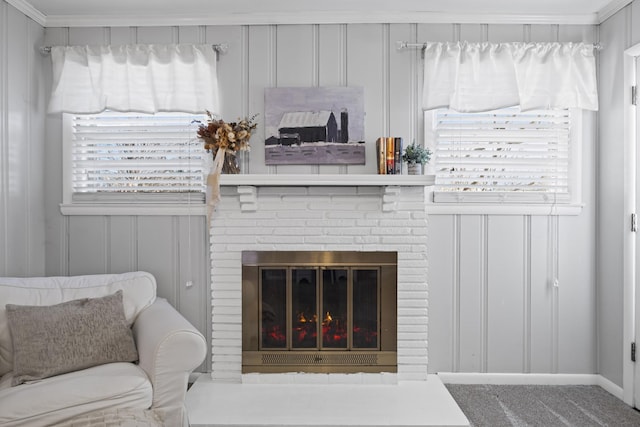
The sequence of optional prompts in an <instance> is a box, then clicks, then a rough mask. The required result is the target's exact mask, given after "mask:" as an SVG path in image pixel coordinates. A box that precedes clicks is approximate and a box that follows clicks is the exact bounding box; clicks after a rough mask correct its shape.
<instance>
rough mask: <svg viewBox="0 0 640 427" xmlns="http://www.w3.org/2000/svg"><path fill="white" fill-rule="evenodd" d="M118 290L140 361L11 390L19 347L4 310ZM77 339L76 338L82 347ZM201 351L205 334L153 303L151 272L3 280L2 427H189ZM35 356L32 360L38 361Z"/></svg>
mask: <svg viewBox="0 0 640 427" xmlns="http://www.w3.org/2000/svg"><path fill="white" fill-rule="evenodd" d="M118 291H122V306H123V308H124V317H125V318H126V323H127V325H128V326H130V327H131V332H132V335H133V338H134V341H135V347H136V349H137V354H138V361H137V362H126V361H125V362H122V361H114V362H110V363H102V364H97V365H94V366H90V367H86V368H83V369H78V370H74V371H71V372H65V373H60V374H54V375H49V374H47V375H45V376H44V377H43V378H38V377H36V378H37V379H35V380H29V381H26V382H25V383H23V384H20V385H12V383H16V378H17V376H18V374H19V373H18V372H16V369H15V366H14V365H15V363H14V360H13V356H14V354H24V352H23V353H19V352H18V353H16V352H14V350H17V347H16V348H15V349H14V344H17V345H18V347H19V346H20V345H22V343H17V342H12V333H11V331H13V335H15V336H16V337H18V336H20V335H19V334H17V333H16V330H15V326H14V325H12V324H11V323H10V322H9V320H8V315H7V310H6V305H7V304H10V305H14V306H18V307H19V308H24V307H25V306H38V307H43V306H55V305H58V304H60V303H65V302H68V301H77V300H80V299H83V298H91V299H94V298H101V297H102V298H109V296H113V295H114V293H117V294H119V292H118ZM26 308H27V309H29V308H30V307H26ZM12 328H13V329H12ZM105 328H107V326H105ZM43 329H44V328H43ZM103 332H104V331H99V333H98V334H102V333H103ZM75 338H76V337H74V339H75ZM82 339H83V337H78V340H79V342H82ZM206 352H207V349H206V340H205V339H204V337H203V336H202V334H201V333H200V332H198V331H197V330H196V329H195V328H194V327H193V326H192V325H191V324H190V323H189V322H188V321H187V320H186V319H185V318H184V317H182V315H180V313H178V311H176V310H175V309H174V308H173V307H172V306H171V305H170V304H169V303H168V302H167V301H166V300H164V299H162V298H156V282H155V278H154V277H153V276H152V275H151V274H149V273H145V272H133V273H123V274H102V275H89V276H71V277H43V278H0V376H1V378H0V425H2V426H29V427H32V426H33V427H35V426H48V425H64V426H66V425H69V426H71V425H74V426H75V425H83V423H86V424H90V423H93V424H96V423H98V424H99V423H100V422H101V420H103V421H104V422H105V423H108V422H114V420H115V422H116V423H117V420H120V419H122V420H128V421H127V422H129V423H130V424H131V425H144V426H167V427H174V426H186V425H188V418H187V414H186V409H185V405H184V401H185V397H186V392H187V382H188V379H189V374H190V373H191V372H192V371H193V370H194V369H195V368H196V367H198V365H200V363H202V361H203V360H204V358H205V356H206ZM34 353H38V352H34ZM34 357H36V360H37V357H38V355H37V354H35V355H34ZM27 358H29V357H27ZM18 365H24V364H22V363H20V364H18ZM117 425H128V424H127V423H126V422H125V423H117Z"/></svg>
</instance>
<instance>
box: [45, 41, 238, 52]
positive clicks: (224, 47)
mask: <svg viewBox="0 0 640 427" xmlns="http://www.w3.org/2000/svg"><path fill="white" fill-rule="evenodd" d="M211 47H212V48H213V50H215V51H216V52H217V53H218V54H220V53H227V51H228V50H229V44H227V43H220V44H212V45H211ZM40 53H42V54H43V55H48V54H50V53H51V46H41V47H40Z"/></svg>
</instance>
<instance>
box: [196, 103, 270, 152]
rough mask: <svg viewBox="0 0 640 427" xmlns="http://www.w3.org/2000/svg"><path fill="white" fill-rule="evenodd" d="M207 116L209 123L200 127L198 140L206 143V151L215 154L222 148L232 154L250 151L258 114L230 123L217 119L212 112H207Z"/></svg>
mask: <svg viewBox="0 0 640 427" xmlns="http://www.w3.org/2000/svg"><path fill="white" fill-rule="evenodd" d="M207 116H208V117H209V119H208V120H207V123H201V124H200V126H199V127H198V138H200V139H202V140H203V141H204V148H205V150H207V151H212V150H213V152H214V154H215V153H216V152H217V151H218V149H220V148H222V149H223V150H226V151H232V152H235V151H240V150H249V139H251V133H252V132H253V131H254V130H255V128H256V127H257V123H256V122H255V119H256V117H257V116H258V115H257V114H254V115H253V116H251V117H245V118H244V119H238V121H236V122H228V123H227V122H225V121H224V120H222V119H217V118H215V117H214V116H213V114H211V112H210V111H207Z"/></svg>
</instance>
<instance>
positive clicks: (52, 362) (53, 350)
mask: <svg viewBox="0 0 640 427" xmlns="http://www.w3.org/2000/svg"><path fill="white" fill-rule="evenodd" d="M6 310H7V319H8V322H9V330H10V332H11V337H12V341H13V381H12V385H14V386H16V385H19V384H22V383H24V382H26V381H31V380H37V379H42V378H47V377H50V376H54V375H59V374H64V373H67V372H72V371H77V370H80V369H85V368H89V367H91V366H96V365H102V364H105V363H112V362H133V361H136V360H138V352H137V350H136V344H135V342H134V340H133V334H132V332H131V328H130V327H129V326H128V325H127V321H126V319H125V317H124V308H123V305H122V290H118V291H117V292H116V293H114V294H112V295H108V296H105V297H101V298H83V299H77V300H72V301H67V302H63V303H60V304H55V305H50V306H22V305H14V304H7V305H6Z"/></svg>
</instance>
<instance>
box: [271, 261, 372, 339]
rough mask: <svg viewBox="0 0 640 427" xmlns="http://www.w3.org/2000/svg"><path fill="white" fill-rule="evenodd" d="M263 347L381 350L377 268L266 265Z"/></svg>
mask: <svg viewBox="0 0 640 427" xmlns="http://www.w3.org/2000/svg"><path fill="white" fill-rule="evenodd" d="M260 279H261V283H260V287H259V289H260V306H261V316H260V319H261V325H260V330H261V339H260V349H261V350H294V351H295V350H352V349H353V350H378V349H379V347H380V346H379V339H378V336H379V333H380V324H379V318H380V303H379V299H380V271H379V269H378V268H356V267H345V268H342V267H340V268H301V267H291V268H261V274H260Z"/></svg>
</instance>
